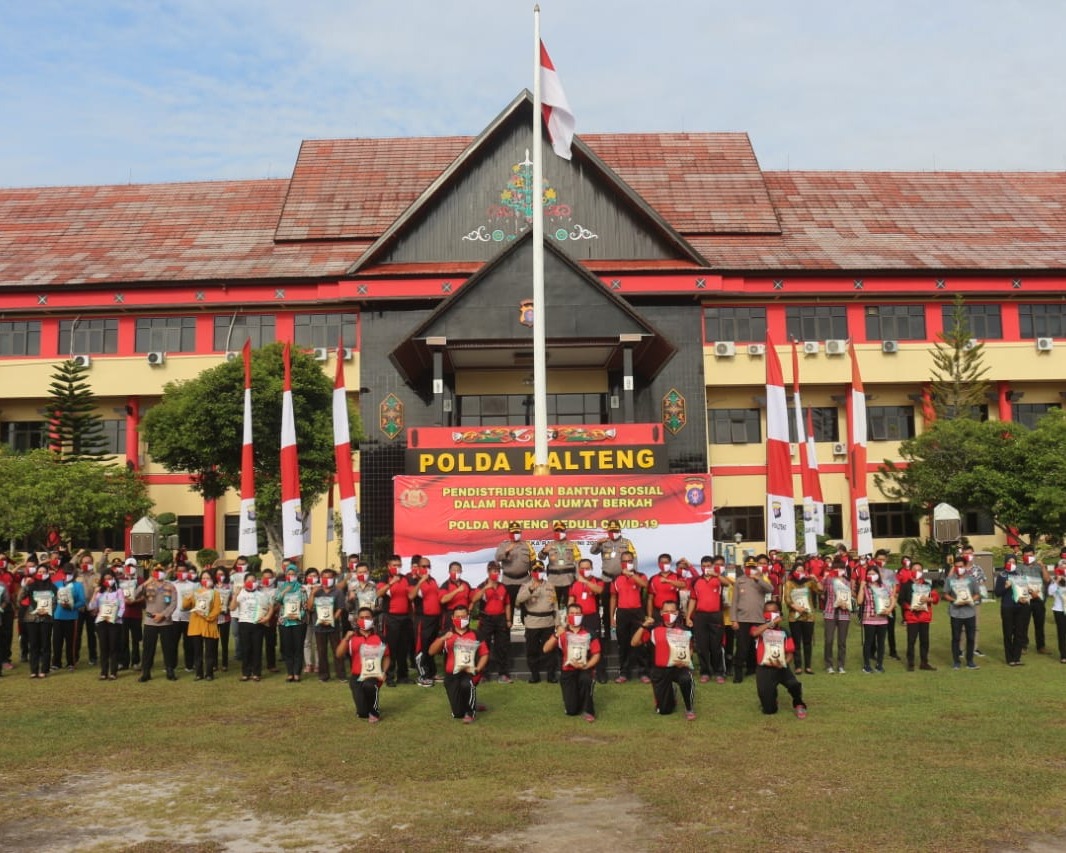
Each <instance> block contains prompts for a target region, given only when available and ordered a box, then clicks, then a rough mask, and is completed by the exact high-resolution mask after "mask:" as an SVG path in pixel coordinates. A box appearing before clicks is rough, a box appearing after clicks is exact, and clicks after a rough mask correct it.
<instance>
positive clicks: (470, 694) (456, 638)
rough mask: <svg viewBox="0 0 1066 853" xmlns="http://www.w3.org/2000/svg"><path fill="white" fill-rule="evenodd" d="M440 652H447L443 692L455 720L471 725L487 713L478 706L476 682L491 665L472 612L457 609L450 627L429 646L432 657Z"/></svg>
mask: <svg viewBox="0 0 1066 853" xmlns="http://www.w3.org/2000/svg"><path fill="white" fill-rule="evenodd" d="M457 643H458V644H460V645H459V648H456V644H457ZM441 651H443V652H444V691H445V692H446V693H447V694H448V704H449V706H450V707H451V711H452V719H456V720H460V719H461V720H462V721H463V722H464V723H472V722H474V720H475V719H476V714H477V712H478V711H482V710H484V707H483V706H479V705H478V704H477V686H476V685H475V679H476V680H480V675H481V673H482V672H483V671H484V669H485V667H486V666H488V664H489V647H488V646H487V645H486V644H485V642H484V641H479V640H478V638H477V634H475V633H474V632H473V631H471V630H470V611H469V610H467V609H466V608H465V607H457V608H455V610H454V611H453V612H452V620H451V626H450V627H449V628H448V630H447V631H445V633H444V634H442V635H441V636H439V637H437V639H435V640H434V641H433V644H432V645H431V646H430V647H429V653H430V654H431V655H436V654H440V652H441Z"/></svg>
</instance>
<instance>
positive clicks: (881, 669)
mask: <svg viewBox="0 0 1066 853" xmlns="http://www.w3.org/2000/svg"><path fill="white" fill-rule="evenodd" d="M874 672H878V673H880V674H881V675H884V674H885V668H884V667H883V666H875V667H874Z"/></svg>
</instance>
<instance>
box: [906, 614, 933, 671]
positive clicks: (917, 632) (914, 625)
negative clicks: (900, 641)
mask: <svg viewBox="0 0 1066 853" xmlns="http://www.w3.org/2000/svg"><path fill="white" fill-rule="evenodd" d="M929 624H930V623H928V622H908V623H907V666H914V643H915V641H917V643H918V654H919V655H921V661H922V663H929Z"/></svg>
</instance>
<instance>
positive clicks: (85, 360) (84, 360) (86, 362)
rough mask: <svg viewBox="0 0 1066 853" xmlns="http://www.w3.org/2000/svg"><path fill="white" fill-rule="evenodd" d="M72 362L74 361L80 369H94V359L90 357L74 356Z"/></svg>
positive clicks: (71, 358)
mask: <svg viewBox="0 0 1066 853" xmlns="http://www.w3.org/2000/svg"><path fill="white" fill-rule="evenodd" d="M70 360H71V361H73V362H74V363H75V364H76V365H78V367H92V366H93V359H92V356H89V355H72V356H71V357H70Z"/></svg>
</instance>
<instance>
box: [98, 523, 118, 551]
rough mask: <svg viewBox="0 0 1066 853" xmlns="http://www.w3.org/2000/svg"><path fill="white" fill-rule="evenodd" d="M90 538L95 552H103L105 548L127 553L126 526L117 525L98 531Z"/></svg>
mask: <svg viewBox="0 0 1066 853" xmlns="http://www.w3.org/2000/svg"><path fill="white" fill-rule="evenodd" d="M89 538H90V544H91V545H92V549H93V550H94V551H103V550H104V548H110V549H111V550H113V551H125V550H126V525H125V524H116V525H115V526H114V527H111V528H104V529H102V530H96V531H94V532H93V533H92V534H91V536H90V537H89Z"/></svg>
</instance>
